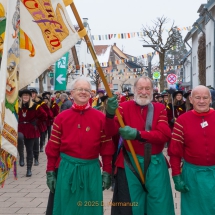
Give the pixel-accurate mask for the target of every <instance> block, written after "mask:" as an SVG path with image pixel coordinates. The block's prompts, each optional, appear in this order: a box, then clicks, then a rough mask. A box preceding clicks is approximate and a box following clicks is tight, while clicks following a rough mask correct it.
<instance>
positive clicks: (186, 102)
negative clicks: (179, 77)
mask: <svg viewBox="0 0 215 215" xmlns="http://www.w3.org/2000/svg"><path fill="white" fill-rule="evenodd" d="M191 92H192V90H188V91H187V92H186V93H185V94H184V98H185V99H186V101H185V106H186V112H187V111H189V110H193V105H192V104H191V103H190V95H191Z"/></svg>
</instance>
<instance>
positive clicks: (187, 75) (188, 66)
mask: <svg viewBox="0 0 215 215" xmlns="http://www.w3.org/2000/svg"><path fill="white" fill-rule="evenodd" d="M190 75H191V54H190V55H189V56H188V57H187V60H186V61H185V62H184V77H183V78H184V80H183V82H190V81H191V78H190Z"/></svg>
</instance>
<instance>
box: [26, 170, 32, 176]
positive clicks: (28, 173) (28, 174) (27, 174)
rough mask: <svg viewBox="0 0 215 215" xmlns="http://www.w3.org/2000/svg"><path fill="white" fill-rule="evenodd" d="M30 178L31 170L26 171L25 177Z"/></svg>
mask: <svg viewBox="0 0 215 215" xmlns="http://www.w3.org/2000/svg"><path fill="white" fill-rule="evenodd" d="M31 176H32V172H31V169H27V173H26V177H31Z"/></svg>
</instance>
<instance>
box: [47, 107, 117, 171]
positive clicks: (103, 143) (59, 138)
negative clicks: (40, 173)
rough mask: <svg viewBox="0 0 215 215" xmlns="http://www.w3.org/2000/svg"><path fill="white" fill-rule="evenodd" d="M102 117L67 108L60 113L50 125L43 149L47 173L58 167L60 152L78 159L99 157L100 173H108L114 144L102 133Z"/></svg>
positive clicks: (99, 114)
mask: <svg viewBox="0 0 215 215" xmlns="http://www.w3.org/2000/svg"><path fill="white" fill-rule="evenodd" d="M104 122H105V115H104V114H103V113H101V112H100V111H98V110H95V109H93V108H91V107H90V108H89V109H87V110H84V111H79V110H75V109H73V108H71V109H68V110H65V111H63V112H62V113H60V114H59V115H58V116H57V117H56V118H55V121H54V123H53V129H52V133H51V137H50V140H49V141H48V144H47V146H46V155H47V159H48V163H47V171H53V170H54V169H55V168H56V167H58V164H59V161H60V153H61V152H63V153H65V154H67V155H69V156H72V157H76V158H80V159H95V158H98V157H99V155H101V157H102V163H103V170H104V171H106V172H109V173H111V161H112V155H113V154H114V144H113V141H112V139H111V138H110V137H106V136H105V134H104Z"/></svg>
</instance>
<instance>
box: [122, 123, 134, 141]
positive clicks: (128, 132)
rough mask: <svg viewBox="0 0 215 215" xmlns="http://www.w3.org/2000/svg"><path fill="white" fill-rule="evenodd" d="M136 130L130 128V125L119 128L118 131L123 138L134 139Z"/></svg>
mask: <svg viewBox="0 0 215 215" xmlns="http://www.w3.org/2000/svg"><path fill="white" fill-rule="evenodd" d="M137 132H138V131H137V129H135V128H131V127H130V126H125V127H124V128H119V133H120V135H121V136H122V138H123V139H125V140H134V139H135V138H136V137H137Z"/></svg>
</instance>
